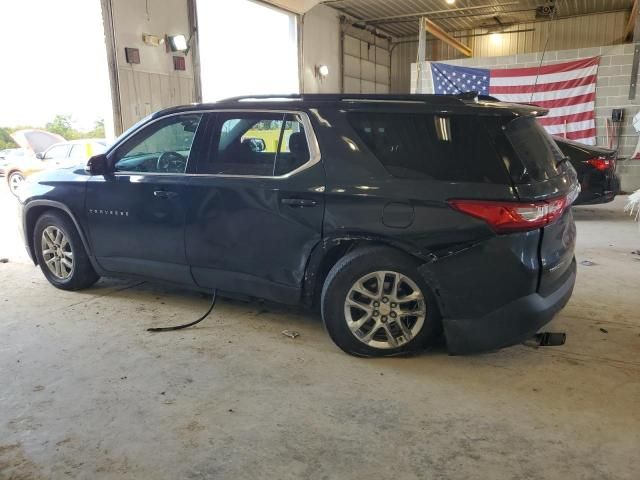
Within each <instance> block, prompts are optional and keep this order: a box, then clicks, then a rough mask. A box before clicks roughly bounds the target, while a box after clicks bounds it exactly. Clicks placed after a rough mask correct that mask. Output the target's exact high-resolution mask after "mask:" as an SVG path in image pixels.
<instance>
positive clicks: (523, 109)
mask: <svg viewBox="0 0 640 480" xmlns="http://www.w3.org/2000/svg"><path fill="white" fill-rule="evenodd" d="M456 98H459V99H460V100H462V101H467V102H475V103H480V102H482V103H483V104H486V105H492V106H496V107H498V106H501V107H507V106H508V107H510V108H512V109H513V110H516V111H517V112H518V113H519V114H520V115H533V116H534V117H543V116H545V115H546V114H547V113H549V110H548V109H546V108H542V107H540V106H538V105H536V104H535V103H512V102H503V101H502V100H500V99H499V98H496V97H492V96H491V95H481V94H480V93H478V92H464V93H460V94H458V95H456Z"/></svg>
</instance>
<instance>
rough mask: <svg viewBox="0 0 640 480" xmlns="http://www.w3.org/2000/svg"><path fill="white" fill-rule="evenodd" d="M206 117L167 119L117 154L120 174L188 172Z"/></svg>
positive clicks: (196, 115) (147, 128)
mask: <svg viewBox="0 0 640 480" xmlns="http://www.w3.org/2000/svg"><path fill="white" fill-rule="evenodd" d="M201 119H202V114H199V113H198V114H195V113H189V114H184V115H175V116H172V117H167V118H163V119H161V120H158V121H157V122H154V123H152V124H151V125H149V126H148V127H146V128H144V129H143V130H142V131H141V132H139V133H137V134H136V135H134V136H133V137H132V138H131V139H129V140H127V141H126V142H125V143H124V144H123V145H122V146H121V147H119V148H118V150H117V151H116V156H115V158H116V161H115V170H116V171H117V172H150V173H184V172H185V171H186V169H187V161H188V160H189V154H190V153H191V147H192V145H193V140H194V138H195V135H196V131H197V130H198V126H199V125H200V120H201Z"/></svg>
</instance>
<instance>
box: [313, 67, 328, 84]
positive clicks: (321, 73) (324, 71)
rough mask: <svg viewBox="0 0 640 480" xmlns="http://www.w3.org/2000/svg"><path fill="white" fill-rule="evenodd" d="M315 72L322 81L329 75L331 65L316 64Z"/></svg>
mask: <svg viewBox="0 0 640 480" xmlns="http://www.w3.org/2000/svg"><path fill="white" fill-rule="evenodd" d="M315 74H316V78H317V79H318V80H320V81H322V80H324V79H325V78H327V77H328V76H329V67H327V66H326V65H316V68H315Z"/></svg>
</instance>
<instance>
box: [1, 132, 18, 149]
mask: <svg viewBox="0 0 640 480" xmlns="http://www.w3.org/2000/svg"><path fill="white" fill-rule="evenodd" d="M16 147H17V145H16V142H14V141H13V139H12V138H11V135H10V132H9V130H8V129H6V128H2V127H0V150H4V149H5V148H16Z"/></svg>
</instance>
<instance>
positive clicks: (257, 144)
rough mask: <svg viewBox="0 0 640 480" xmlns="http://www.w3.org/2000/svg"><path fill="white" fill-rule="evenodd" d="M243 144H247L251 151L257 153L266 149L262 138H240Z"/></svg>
mask: <svg viewBox="0 0 640 480" xmlns="http://www.w3.org/2000/svg"><path fill="white" fill-rule="evenodd" d="M242 143H243V144H244V145H249V148H250V149H251V151H252V152H255V153H259V152H264V151H265V150H266V149H267V144H266V143H264V139H262V138H255V137H249V138H245V139H243V140H242Z"/></svg>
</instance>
